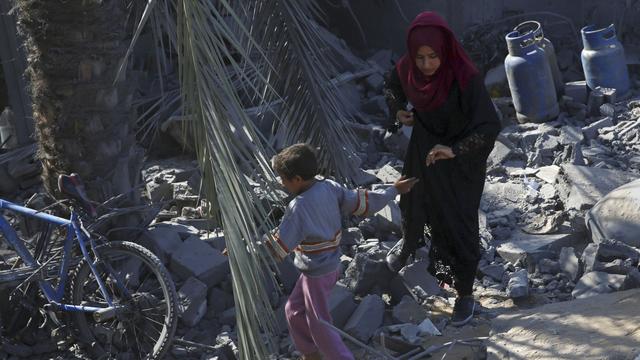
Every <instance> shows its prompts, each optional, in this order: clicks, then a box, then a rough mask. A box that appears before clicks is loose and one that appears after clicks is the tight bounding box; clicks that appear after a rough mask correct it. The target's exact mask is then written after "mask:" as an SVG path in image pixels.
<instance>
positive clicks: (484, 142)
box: [452, 75, 502, 156]
mask: <svg viewBox="0 0 640 360" xmlns="http://www.w3.org/2000/svg"><path fill="white" fill-rule="evenodd" d="M462 105H463V109H464V110H465V112H466V113H467V114H468V115H467V116H469V118H470V121H469V124H468V125H467V127H466V129H465V132H464V133H465V135H464V136H463V138H462V139H460V140H458V141H456V142H455V143H454V144H453V146H452V150H453V153H454V154H455V155H456V156H464V155H467V154H473V153H476V152H478V151H482V150H487V149H491V148H493V144H494V142H495V141H496V137H497V136H498V134H499V133H500V130H501V128H502V126H501V124H500V119H498V114H497V113H496V109H495V107H494V105H493V102H492V101H491V97H489V93H488V92H487V89H486V88H485V86H484V83H483V79H482V76H479V75H476V76H475V77H474V78H473V79H472V80H471V82H470V83H469V85H468V88H467V89H465V90H464V91H463V92H462Z"/></svg>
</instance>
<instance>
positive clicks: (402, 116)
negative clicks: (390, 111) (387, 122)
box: [396, 110, 416, 126]
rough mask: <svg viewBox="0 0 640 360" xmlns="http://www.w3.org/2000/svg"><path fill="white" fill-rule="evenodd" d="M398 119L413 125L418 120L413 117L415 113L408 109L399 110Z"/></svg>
mask: <svg viewBox="0 0 640 360" xmlns="http://www.w3.org/2000/svg"><path fill="white" fill-rule="evenodd" d="M396 120H398V121H399V122H400V123H402V125H406V126H413V124H414V123H415V122H416V121H415V119H414V118H413V113H412V112H411V111H406V110H398V112H397V113H396Z"/></svg>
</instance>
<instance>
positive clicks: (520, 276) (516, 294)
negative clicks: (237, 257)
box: [507, 269, 529, 299]
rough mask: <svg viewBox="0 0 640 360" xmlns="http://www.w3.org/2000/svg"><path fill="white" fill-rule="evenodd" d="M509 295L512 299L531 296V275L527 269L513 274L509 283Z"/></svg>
mask: <svg viewBox="0 0 640 360" xmlns="http://www.w3.org/2000/svg"><path fill="white" fill-rule="evenodd" d="M507 295H509V297H511V298H512V299H517V298H521V297H526V296H529V273H528V272H527V270H526V269H522V270H518V271H516V272H514V273H513V274H511V278H510V279H509V282H508V283H507Z"/></svg>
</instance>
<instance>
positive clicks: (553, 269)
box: [538, 259, 560, 274]
mask: <svg viewBox="0 0 640 360" xmlns="http://www.w3.org/2000/svg"><path fill="white" fill-rule="evenodd" d="M538 271H539V272H540V273H542V274H557V273H558V272H560V264H559V263H558V262H557V261H553V260H550V259H540V261H538Z"/></svg>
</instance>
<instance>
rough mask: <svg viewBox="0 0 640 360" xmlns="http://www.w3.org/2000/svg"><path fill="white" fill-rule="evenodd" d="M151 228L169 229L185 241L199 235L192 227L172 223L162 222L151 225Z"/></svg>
mask: <svg viewBox="0 0 640 360" xmlns="http://www.w3.org/2000/svg"><path fill="white" fill-rule="evenodd" d="M153 227H154V228H163V227H169V228H171V229H172V230H173V231H175V232H177V233H178V235H180V238H181V239H182V240H186V239H188V238H190V237H191V236H193V235H198V234H199V232H198V229H196V228H194V227H193V226H188V225H183V224H178V223H176V222H173V221H163V222H159V223H155V224H153Z"/></svg>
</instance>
